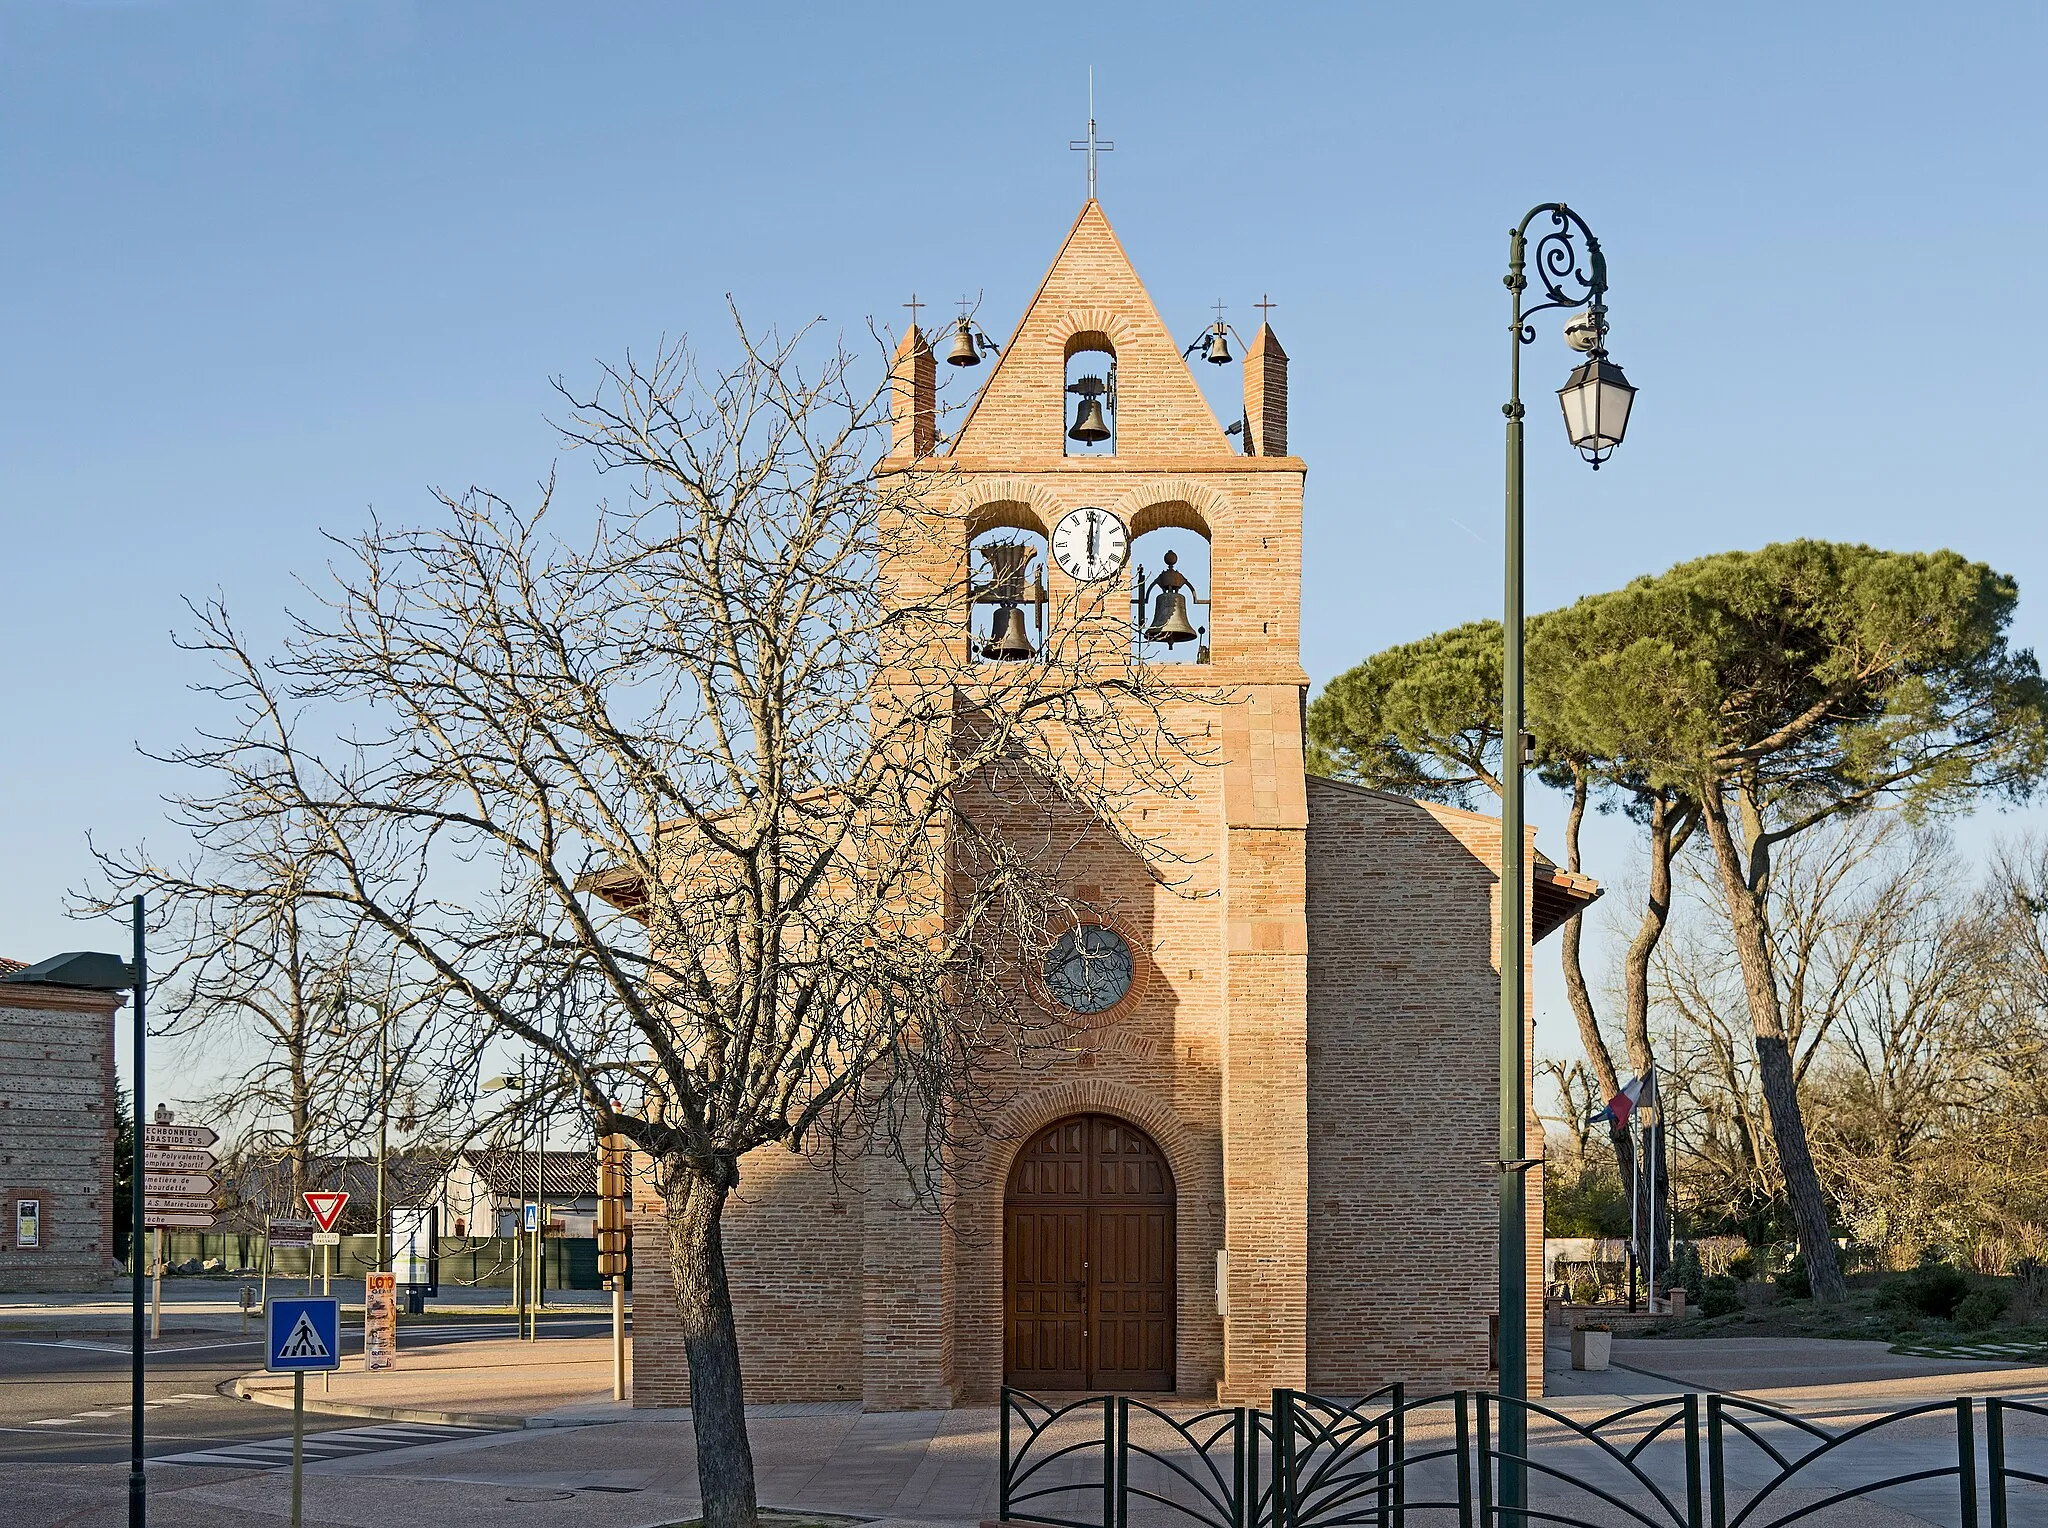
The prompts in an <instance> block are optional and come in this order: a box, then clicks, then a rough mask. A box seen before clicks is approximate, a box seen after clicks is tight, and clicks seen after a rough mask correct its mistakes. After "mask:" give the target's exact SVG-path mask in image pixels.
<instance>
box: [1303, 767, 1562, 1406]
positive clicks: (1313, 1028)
mask: <svg viewBox="0 0 2048 1528" xmlns="http://www.w3.org/2000/svg"><path fill="white" fill-rule="evenodd" d="M1498 845H1499V826H1498V823H1497V822H1496V821H1495V820H1493V819H1491V818H1485V817H1481V816H1478V815H1477V814H1474V813H1467V812H1454V811H1450V810H1448V809H1441V808H1434V807H1429V806H1425V805H1423V804H1422V803H1419V802H1413V801H1408V800H1405V799H1403V798H1400V797H1396V796H1390V795H1385V794H1382V793H1379V792H1373V791H1364V790H1359V789H1356V788H1353V787H1349V786H1344V785H1339V784H1335V783H1333V782H1329V781H1323V780H1313V779H1312V780H1310V781H1309V834H1308V886H1309V901H1308V934H1309V1007H1308V1030H1309V1041H1308V1043H1309V1079H1310V1081H1309V1270H1310V1274H1309V1277H1310V1286H1309V1293H1310V1302H1309V1345H1308V1346H1309V1387H1310V1388H1311V1389H1314V1390H1320V1391H1323V1392H1325V1393H1333V1394H1359V1393H1362V1392H1364V1391H1367V1390H1370V1389H1372V1388H1374V1387H1376V1386H1378V1385H1381V1384H1385V1383H1387V1382H1389V1381H1392V1380H1405V1381H1407V1382H1409V1383H1411V1384H1425V1385H1427V1384H1441V1385H1446V1386H1482V1385H1484V1384H1486V1383H1487V1382H1488V1331H1489V1318H1490V1317H1491V1316H1492V1315H1493V1313H1494V1309H1495V1304H1496V1300H1497V1283H1496V1269H1497V1267H1498V1261H1497V1245H1496V1244H1497V1238H1498V1234H1499V1218H1498V1216H1499V1211H1498V1191H1497V1180H1496V1176H1495V1170H1494V1166H1493V1164H1494V1161H1495V1158H1496V1155H1497V1146H1498V1143H1497V1140H1496V1130H1497V1125H1496V1099H1497V1098H1498V1096H1499V1093H1498V1079H1499V1061H1498V1035H1499V1002H1500V988H1499V977H1498V974H1497V967H1496V964H1495V958H1496V956H1495V951H1496V947H1497V930H1496V927H1495V925H1496V924H1497V921H1498V916H1499V913H1498V903H1497V900H1496V889H1497V879H1498V877H1497V872H1496V869H1495V867H1496V866H1497V865H1498V863H1499V849H1498ZM1535 1139H1537V1140H1540V1136H1539V1137H1535ZM1531 1187H1532V1189H1540V1184H1535V1183H1532V1185H1531ZM1530 1208H1531V1214H1532V1216H1533V1217H1534V1226H1535V1229H1534V1231H1533V1233H1532V1237H1531V1243H1532V1246H1533V1247H1534V1249H1535V1251H1534V1256H1535V1257H1536V1258H1537V1259H1538V1260H1539V1266H1540V1258H1541V1255H1542V1254H1541V1247H1542V1242H1541V1224H1542V1210H1541V1199H1540V1193H1535V1194H1532V1198H1531V1207H1530ZM1542 1332H1543V1311H1542V1281H1541V1277H1540V1273H1539V1276H1538V1278H1537V1279H1536V1282H1535V1283H1534V1285H1533V1286H1532V1299H1531V1315H1530V1337H1531V1342H1532V1351H1531V1363H1530V1370H1531V1373H1530V1380H1531V1390H1532V1392H1535V1391H1537V1387H1538V1386H1539V1385H1540V1381H1541V1375H1542V1372H1543V1370H1542V1360H1541V1348H1540V1344H1541V1340H1542Z"/></svg>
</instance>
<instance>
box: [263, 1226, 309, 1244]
mask: <svg viewBox="0 0 2048 1528" xmlns="http://www.w3.org/2000/svg"><path fill="white" fill-rule="evenodd" d="M315 1229H316V1227H315V1226H314V1224H313V1222H312V1221H310V1220H273V1221H271V1222H270V1224H269V1227H268V1234H269V1237H270V1245H271V1246H273V1247H310V1246H312V1245H313V1232H314V1230H315Z"/></svg>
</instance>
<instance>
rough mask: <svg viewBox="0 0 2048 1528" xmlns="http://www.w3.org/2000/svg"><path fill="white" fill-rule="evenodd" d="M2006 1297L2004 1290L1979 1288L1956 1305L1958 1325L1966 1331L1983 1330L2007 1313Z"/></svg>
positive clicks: (1956, 1321)
mask: <svg viewBox="0 0 2048 1528" xmlns="http://www.w3.org/2000/svg"><path fill="white" fill-rule="evenodd" d="M2005 1298H2006V1297H2005V1294H2004V1292H2003V1291H2001V1290H1992V1289H1979V1290H1977V1291H1975V1292H1974V1293H1972V1294H1968V1295H1965V1296H1964V1297H1963V1298H1962V1300H1961V1302H1960V1303H1959V1304H1958V1305H1957V1306H1956V1313H1955V1323H1956V1325H1957V1326H1959V1327H1961V1328H1962V1329H1963V1330H1964V1331H1966V1332H1981V1331H1983V1330H1984V1328H1986V1327H1987V1326H1989V1325H1991V1323H1992V1322H1994V1321H1996V1320H1997V1319H1998V1318H1999V1317H2000V1316H2002V1315H2004V1314H2005Z"/></svg>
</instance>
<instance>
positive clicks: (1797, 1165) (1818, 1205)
mask: <svg viewBox="0 0 2048 1528" xmlns="http://www.w3.org/2000/svg"><path fill="white" fill-rule="evenodd" d="M1702 815H1703V817H1704V819H1705V822H1706V828H1707V837H1708V839H1709V840H1710V841H1711V842H1712V843H1713V846H1714V858H1715V861H1716V862H1717V864H1718V865H1719V867H1720V872H1721V890H1722V894H1723V898H1724V900H1725V901H1726V903H1727V907H1728V926H1729V932H1730V934H1731V935H1732V936H1733V938H1734V942H1735V953H1736V955H1737V957H1738V958H1739V959H1740V960H1741V963H1742V990H1743V994H1744V996H1745V997H1746V998H1747V999H1748V1003H1749V1021H1750V1028H1751V1030H1752V1031H1753V1032H1754V1033H1755V1036H1756V1060H1757V1073H1758V1076H1759V1078H1760V1079H1761V1081H1762V1083H1763V1094H1764V1107H1765V1108H1766V1109H1767V1110H1768V1111H1769V1113H1770V1117H1771V1139H1772V1142H1773V1143H1774V1144H1775V1145H1776V1146H1777V1148H1778V1171H1779V1173H1780V1174H1781V1175H1782V1176H1783V1178H1784V1180H1785V1197H1786V1199H1787V1200H1788V1201H1790V1203H1791V1206H1792V1225H1793V1229H1794V1231H1795V1232H1796V1233H1797V1235H1798V1238H1799V1252H1800V1255H1801V1256H1802V1257H1804V1258H1805V1259H1806V1271H1807V1276H1808V1278H1810V1279H1811V1280H1812V1283H1813V1297H1814V1299H1816V1300H1839V1299H1841V1298H1842V1297H1843V1296H1845V1295H1847V1294H1848V1292H1849V1286H1848V1284H1847V1283H1845V1282H1844V1280H1843V1278H1842V1270H1841V1265H1840V1263H1839V1262H1838V1261H1837V1260H1836V1257H1835V1241H1834V1236H1833V1233H1832V1232H1831V1231H1830V1229H1829V1226H1828V1207H1827V1199H1826V1196H1825V1195H1823V1194H1822V1193H1821V1187H1820V1175H1819V1174H1818V1173H1817V1172H1815V1171H1814V1166H1813V1153H1812V1152H1811V1151H1810V1150H1808V1148H1807V1144H1806V1121H1805V1119H1804V1118H1803V1117H1802V1116H1801V1114H1800V1112H1799V1085H1798V1082H1797V1080H1796V1079H1795V1078H1794V1077H1793V1075H1792V1052H1791V1048H1790V1047H1789V1046H1788V1045H1787V1044H1786V1043H1785V1019H1784V1014H1783V1012H1782V1011H1781V1010H1780V1007H1779V1004H1778V977H1777V973H1776V972H1775V971H1774V970H1773V969H1772V968H1771V947H1770V936H1769V932H1768V929H1769V925H1768V922H1767V921H1766V919H1767V913H1766V910H1765V907H1764V899H1765V897H1766V895H1767V893H1768V887H1769V880H1768V877H1767V876H1766V875H1765V874H1764V867H1763V866H1762V865H1760V864H1759V863H1758V860H1757V853H1758V850H1757V847H1756V845H1754V844H1752V845H1751V846H1750V870H1749V873H1745V871H1744V868H1743V861H1742V856H1741V854H1740V852H1739V851H1738V850H1737V849H1736V846H1735V837H1734V834H1733V833H1732V832H1731V831H1730V830H1729V827H1728V818H1727V803H1726V800H1725V797H1723V796H1722V795H1720V794H1719V793H1718V792H1717V793H1716V794H1715V795H1714V796H1713V797H1711V798H1710V799H1708V800H1707V801H1705V802H1703V803H1702Z"/></svg>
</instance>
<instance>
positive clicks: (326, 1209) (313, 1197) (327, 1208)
mask: <svg viewBox="0 0 2048 1528" xmlns="http://www.w3.org/2000/svg"><path fill="white" fill-rule="evenodd" d="M303 1197H304V1198H305V1201H306V1208H307V1209H309V1210H311V1211H312V1212H313V1219H314V1221H315V1222H316V1223H317V1224H318V1225H319V1227H320V1229H321V1230H323V1231H332V1230H333V1229H334V1223H335V1222H336V1221H338V1220H340V1219H341V1212H342V1210H343V1208H344V1207H345V1206H346V1205H347V1204H348V1195H347V1194H345V1193H343V1192H341V1191H340V1190H332V1191H328V1190H318V1189H307V1190H306V1192H305V1195H304V1196H303Z"/></svg>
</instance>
